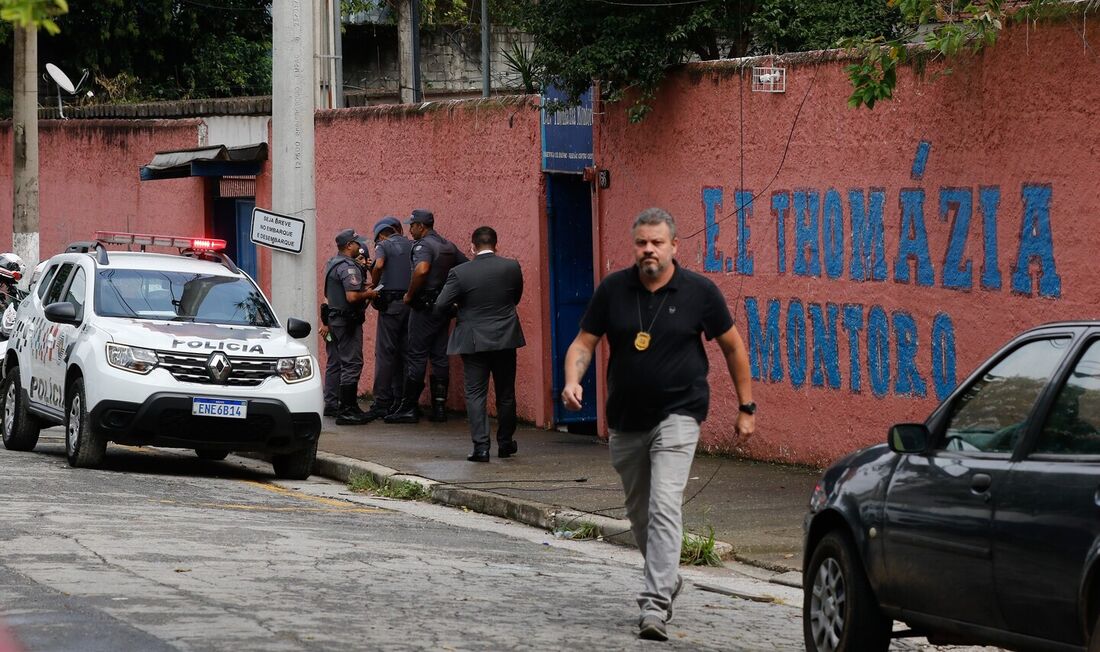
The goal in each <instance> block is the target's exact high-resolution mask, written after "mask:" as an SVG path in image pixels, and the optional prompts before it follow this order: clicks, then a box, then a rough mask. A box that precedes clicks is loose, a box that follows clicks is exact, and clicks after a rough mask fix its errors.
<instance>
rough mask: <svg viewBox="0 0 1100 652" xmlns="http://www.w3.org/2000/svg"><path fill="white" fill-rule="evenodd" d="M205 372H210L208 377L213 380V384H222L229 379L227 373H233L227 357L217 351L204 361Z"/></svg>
mask: <svg viewBox="0 0 1100 652" xmlns="http://www.w3.org/2000/svg"><path fill="white" fill-rule="evenodd" d="M206 370H207V371H208V372H210V377H211V378H213V379H214V382H218V383H224V382H225V380H226V379H227V378H229V373H230V372H231V371H233V365H232V364H230V362H229V356H227V355H226V354H224V353H222V352H221V351H217V352H215V353H211V354H210V358H209V359H207V361H206Z"/></svg>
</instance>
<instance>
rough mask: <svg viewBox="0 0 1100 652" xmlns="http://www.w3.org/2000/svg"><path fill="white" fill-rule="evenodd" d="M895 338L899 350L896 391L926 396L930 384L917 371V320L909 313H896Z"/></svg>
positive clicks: (907, 394)
mask: <svg viewBox="0 0 1100 652" xmlns="http://www.w3.org/2000/svg"><path fill="white" fill-rule="evenodd" d="M894 340H895V342H897V351H898V373H897V375H896V376H895V377H894V392H895V393H897V394H901V395H902V396H918V397H924V396H926V395H927V394H928V386H927V384H926V383H925V382H924V379H923V378H921V375H920V372H919V371H917V322H916V320H914V319H913V316H912V315H910V314H909V313H907V312H903V311H898V312H895V313H894Z"/></svg>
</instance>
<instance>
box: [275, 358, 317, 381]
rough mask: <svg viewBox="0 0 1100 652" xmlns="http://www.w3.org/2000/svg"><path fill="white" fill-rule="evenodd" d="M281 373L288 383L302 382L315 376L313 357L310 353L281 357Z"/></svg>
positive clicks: (278, 369) (278, 368)
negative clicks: (293, 356)
mask: <svg viewBox="0 0 1100 652" xmlns="http://www.w3.org/2000/svg"><path fill="white" fill-rule="evenodd" d="M277 371H278V372H279V375H280V376H282V377H283V380H285V381H286V382H288V383H300V382H302V381H303V380H308V379H310V378H311V377H312V376H313V359H312V358H311V357H309V356H308V355H300V356H298V357H297V358H279V365H278V367H277Z"/></svg>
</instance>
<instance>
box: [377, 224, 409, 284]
mask: <svg viewBox="0 0 1100 652" xmlns="http://www.w3.org/2000/svg"><path fill="white" fill-rule="evenodd" d="M378 246H379V247H382V248H383V249H384V250H385V252H386V264H385V265H384V266H383V267H382V278H380V279H379V280H378V282H379V283H381V284H382V285H384V286H386V287H384V288H382V291H383V292H391V291H395V290H400V291H402V292H403V291H405V290H408V289H409V280H410V279H411V278H412V266H411V265H409V252H411V251H412V243H411V242H409V241H408V239H406V238H405V237H404V236H401V235H391V236H390V237H388V238H386V239H385V240H383V241H382V242H379V243H378Z"/></svg>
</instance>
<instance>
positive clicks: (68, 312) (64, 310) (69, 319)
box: [46, 301, 80, 324]
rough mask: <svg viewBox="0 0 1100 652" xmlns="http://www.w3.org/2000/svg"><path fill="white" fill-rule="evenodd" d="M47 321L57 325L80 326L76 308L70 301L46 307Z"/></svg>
mask: <svg viewBox="0 0 1100 652" xmlns="http://www.w3.org/2000/svg"><path fill="white" fill-rule="evenodd" d="M46 319H48V320H50V321H52V322H54V323H57V324H78V323H80V320H78V319H77V318H76V306H74V305H73V304H71V303H69V302H68V301H59V302H57V303H51V304H50V305H48V306H46Z"/></svg>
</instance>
